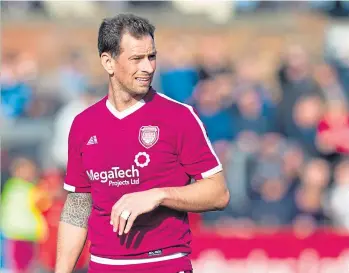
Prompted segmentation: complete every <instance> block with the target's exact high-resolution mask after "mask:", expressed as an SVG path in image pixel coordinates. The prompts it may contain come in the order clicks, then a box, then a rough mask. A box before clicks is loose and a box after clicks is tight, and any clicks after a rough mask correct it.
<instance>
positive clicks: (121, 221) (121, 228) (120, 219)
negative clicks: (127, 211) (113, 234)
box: [118, 216, 127, 236]
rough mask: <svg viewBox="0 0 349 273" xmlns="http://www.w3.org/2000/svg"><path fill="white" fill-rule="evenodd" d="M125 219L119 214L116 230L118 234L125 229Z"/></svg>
mask: <svg viewBox="0 0 349 273" xmlns="http://www.w3.org/2000/svg"><path fill="white" fill-rule="evenodd" d="M126 221H127V220H126V219H125V218H123V217H121V216H119V228H118V231H119V236H121V235H122V234H123V233H124V229H125V226H126Z"/></svg>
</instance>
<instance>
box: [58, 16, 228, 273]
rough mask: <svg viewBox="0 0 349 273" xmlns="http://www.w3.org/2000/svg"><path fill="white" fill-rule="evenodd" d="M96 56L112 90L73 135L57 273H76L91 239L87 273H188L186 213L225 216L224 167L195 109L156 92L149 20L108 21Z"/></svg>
mask: <svg viewBox="0 0 349 273" xmlns="http://www.w3.org/2000/svg"><path fill="white" fill-rule="evenodd" d="M98 50H99V54H100V57H101V63H102V65H103V67H104V69H105V70H106V72H107V73H108V75H109V90H108V95H107V96H106V97H105V98H103V99H102V100H101V101H99V102H97V103H96V104H94V105H93V106H91V107H89V108H88V109H86V110H85V111H83V112H82V113H80V114H79V115H78V116H77V117H76V118H75V120H74V122H73V124H72V127H71V130H70V134H69V148H68V164H67V175H66V180H65V184H64V188H65V189H66V190H68V191H69V192H70V193H69V194H68V197H67V200H66V202H65V206H64V209H63V212H62V216H61V221H60V227H59V236H58V248H57V249H58V252H57V263H56V271H55V272H56V273H71V272H72V270H73V267H74V264H75V262H76V261H77V259H78V256H79V254H80V251H81V249H82V247H83V245H84V241H85V240H86V236H87V231H88V239H89V241H90V242H91V248H90V252H91V261H90V265H89V272H90V273H104V272H110V273H117V272H129V273H130V272H142V273H150V272H151V273H178V272H191V270H192V265H191V262H190V260H189V258H188V254H189V253H190V251H191V249H190V241H191V233H190V229H189V223H188V216H187V212H203V211H210V210H220V209H224V208H225V207H226V206H227V204H228V202H229V192H228V190H227V187H226V185H225V180H224V178H223V175H222V165H221V163H220V162H219V160H218V158H217V156H216V154H215V152H214V151H213V149H212V146H211V144H210V142H209V140H208V138H207V135H206V132H205V129H204V127H203V124H202V122H201V121H200V120H199V118H198V116H197V115H196V113H195V112H194V110H193V108H192V107H190V106H188V105H185V104H181V103H178V102H176V101H174V100H172V99H170V98H168V97H166V96H164V95H161V94H158V93H156V91H155V90H153V89H152V88H151V81H152V77H153V75H154V71H155V68H156V49H155V44H154V27H153V26H152V25H151V24H150V23H149V22H148V21H147V20H146V19H143V18H140V17H137V16H134V15H119V16H117V17H114V18H112V19H105V20H104V21H103V22H102V24H101V26H100V29H99V36H98ZM191 179H194V180H196V182H194V183H190V181H191Z"/></svg>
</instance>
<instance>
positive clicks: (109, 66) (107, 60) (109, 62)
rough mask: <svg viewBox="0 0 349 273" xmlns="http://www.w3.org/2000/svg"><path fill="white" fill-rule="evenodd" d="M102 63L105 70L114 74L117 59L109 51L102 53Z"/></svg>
mask: <svg viewBox="0 0 349 273" xmlns="http://www.w3.org/2000/svg"><path fill="white" fill-rule="evenodd" d="M101 63H102V65H103V67H104V69H105V71H107V72H108V74H109V75H113V74H114V67H115V59H114V58H113V57H112V56H111V55H110V54H109V53H106V52H103V53H102V55H101Z"/></svg>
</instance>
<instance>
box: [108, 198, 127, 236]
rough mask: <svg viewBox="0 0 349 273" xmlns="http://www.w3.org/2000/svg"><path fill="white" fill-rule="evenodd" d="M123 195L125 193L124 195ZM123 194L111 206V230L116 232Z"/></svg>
mask: <svg viewBox="0 0 349 273" xmlns="http://www.w3.org/2000/svg"><path fill="white" fill-rule="evenodd" d="M124 196H125V195H124ZM124 196H122V197H121V198H120V199H119V200H118V201H117V202H116V203H115V204H114V206H113V208H112V212H111V215H110V224H111V225H112V226H113V231H114V232H116V231H117V229H118V226H119V216H120V214H121V212H122V207H123V203H124V199H125V198H124Z"/></svg>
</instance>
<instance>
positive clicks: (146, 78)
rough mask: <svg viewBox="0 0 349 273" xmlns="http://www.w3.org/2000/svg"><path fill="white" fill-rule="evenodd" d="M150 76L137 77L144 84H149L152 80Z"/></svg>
mask: <svg viewBox="0 0 349 273" xmlns="http://www.w3.org/2000/svg"><path fill="white" fill-rule="evenodd" d="M150 79H151V78H150V77H136V80H137V81H138V82H139V83H142V84H148V83H149V82H150Z"/></svg>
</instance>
